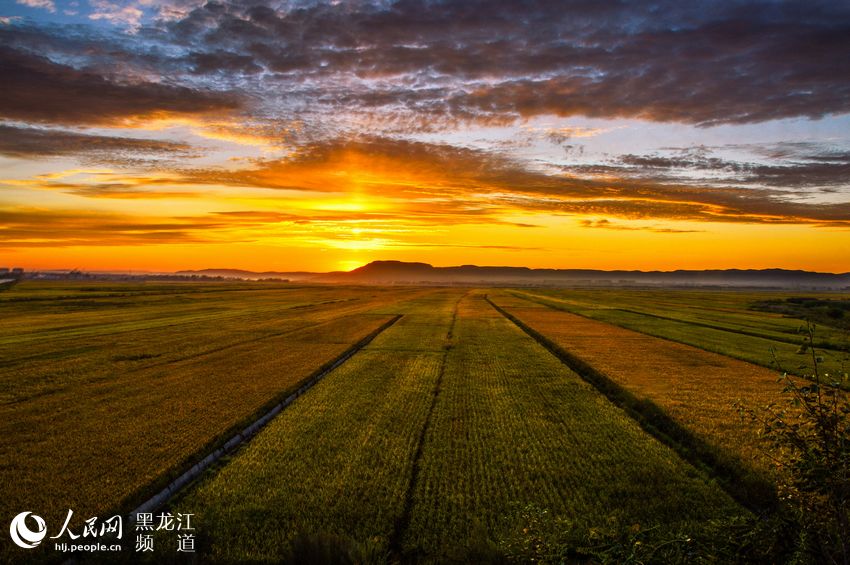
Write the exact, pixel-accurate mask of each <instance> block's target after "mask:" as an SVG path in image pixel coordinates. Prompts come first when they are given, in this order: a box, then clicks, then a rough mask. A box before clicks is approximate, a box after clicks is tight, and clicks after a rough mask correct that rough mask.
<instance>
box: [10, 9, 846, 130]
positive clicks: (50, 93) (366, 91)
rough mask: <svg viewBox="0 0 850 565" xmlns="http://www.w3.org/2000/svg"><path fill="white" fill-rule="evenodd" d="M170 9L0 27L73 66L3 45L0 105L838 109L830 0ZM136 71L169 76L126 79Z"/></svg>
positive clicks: (842, 52)
mask: <svg viewBox="0 0 850 565" xmlns="http://www.w3.org/2000/svg"><path fill="white" fill-rule="evenodd" d="M169 5H170V4H169ZM276 6H277V5H276ZM174 8H175V10H174V11H171V12H169V18H168V19H167V20H161V21H160V22H158V23H157V24H156V25H152V26H148V27H143V28H142V29H140V30H139V32H138V33H137V34H136V35H135V36H133V37H128V36H123V38H122V41H118V40H117V39H116V38H114V37H103V36H97V37H95V36H93V35H86V34H85V33H81V32H80V31H79V30H78V29H75V28H72V27H69V28H67V29H64V28H50V29H47V28H45V29H35V28H32V27H26V26H6V27H8V28H9V29H8V30H0V31H2V33H0V44H6V45H7V46H12V45H15V46H17V47H18V48H19V49H26V51H27V52H28V53H34V52H42V53H48V54H54V55H55V56H53V55H51V56H52V57H53V61H66V60H68V59H73V60H74V61H76V63H75V66H74V67H68V66H65V65H64V64H59V63H55V62H51V61H48V60H47V59H44V58H41V57H35V56H32V55H26V54H23V53H20V52H17V51H11V52H10V51H9V49H10V48H9V47H7V48H6V51H4V52H2V58H3V65H4V67H3V70H4V71H5V72H4V75H6V76H8V75H9V72H10V71H14V73H15V74H19V75H21V79H20V80H19V81H16V82H14V83H12V84H11V85H7V87H6V88H5V89H4V91H5V92H7V93H8V92H9V91H13V92H14V91H18V92H20V94H22V95H23V96H15V97H13V98H14V100H11V101H10V100H8V98H10V95H8V94H7V95H6V96H5V98H6V100H4V102H5V104H4V105H10V108H9V109H7V110H6V111H7V112H11V113H13V114H14V116H16V117H18V118H20V119H31V120H44V121H62V122H64V123H70V122H73V123H81V122H83V121H88V120H92V119H97V117H96V116H94V115H92V112H89V113H88V114H86V115H81V114H84V113H85V110H79V109H77V108H84V109H90V108H91V107H92V106H93V105H97V104H98V103H99V104H100V105H101V106H102V107H103V111H102V113H103V114H104V116H105V117H103V118H100V119H101V120H108V119H110V118H112V117H115V116H123V115H126V114H127V113H130V114H134V113H142V112H148V111H155V110H167V111H176V112H190V113H191V112H202V111H209V110H226V109H232V108H233V107H234V106H235V105H236V102H235V101H234V100H233V99H232V97H230V96H229V95H224V94H221V93H220V92H216V91H215V89H218V88H220V87H222V86H226V87H227V88H228V89H235V90H241V91H242V93H244V94H245V95H246V96H247V98H248V99H250V100H251V101H252V102H251V105H252V108H253V110H254V111H255V112H258V113H261V114H262V115H263V116H266V117H273V116H278V117H280V116H281V115H282V114H286V115H287V116H289V115H290V114H292V113H293V112H296V111H303V110H304V109H305V108H307V109H309V110H310V111H314V112H316V113H318V114H320V115H325V116H327V115H329V114H328V112H333V111H339V110H340V109H344V110H345V111H346V112H352V111H356V110H363V111H366V110H371V111H375V112H378V113H379V114H380V115H381V116H383V117H385V118H386V119H388V120H389V121H390V122H403V123H407V124H408V126H409V127H411V128H414V129H415V128H416V127H419V128H423V127H424V125H425V124H431V127H434V124H439V123H442V122H441V121H445V123H447V124H452V123H458V121H460V122H463V121H468V120H480V121H486V122H488V123H491V122H492V121H494V120H501V121H503V122H504V121H505V120H510V119H518V118H522V117H529V116H534V115H539V114H555V115H559V116H572V115H585V116H592V117H606V118H617V117H633V118H642V119H648V120H658V121H674V122H686V123H693V124H700V125H712V124H719V123H749V122H760V121H766V120H772V119H777V118H788V117H799V116H804V117H809V118H818V117H821V116H825V115H829V114H838V113H846V112H850V5H848V4H846V3H842V2H827V1H817V0H812V1H803V0H789V1H785V2H770V1H767V0H748V1H745V0H725V1H720V2H676V1H674V0H663V1H661V2H655V1H653V2H650V1H648V0H646V1H644V0H638V1H635V2H628V3H625V2H589V1H587V0H562V1H555V0H548V1H547V0H538V1H528V2H525V1H522V2H520V1H508V0H397V1H377V0H376V1H373V2H369V1H363V2H342V3H338V2H322V1H317V2H303V3H302V2H292V3H286V4H285V7H284V8H273V7H270V5H269V3H268V2H264V1H262V0H225V1H222V2H207V3H205V4H203V5H197V3H194V2H179V3H176V4H174ZM178 8H179V9H178ZM83 67H85V68H87V69H90V71H84V70H80V69H82V68H83ZM145 76H147V77H150V76H168V77H169V78H170V82H169V84H163V83H156V82H153V83H151V82H144V81H141V82H139V81H138V80H139V77H145ZM128 81H129V82H128ZM10 87H11V88H10ZM88 87H92V88H88ZM62 89H64V90H65V91H67V93H68V96H69V97H70V98H71V99H72V100H73V99H79V101H80V102H82V104H74V105H73V107H72V108H70V109H68V112H67V115H66V114H63V113H62V112H61V111H60V110H59V108H58V107H57V98H58V96H59V91H60V90H62ZM211 89H213V90H211ZM34 94H37V95H39V96H38V97H36V98H35V99H33V103H28V102H27V101H28V100H29V99H30V96H31V95H34ZM35 106H37V107H40V108H44V109H43V110H40V111H39V110H37V109H36V108H34V107H35ZM127 106H129V107H127ZM417 118H419V119H417Z"/></svg>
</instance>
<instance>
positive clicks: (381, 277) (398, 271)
mask: <svg viewBox="0 0 850 565" xmlns="http://www.w3.org/2000/svg"><path fill="white" fill-rule="evenodd" d="M177 274H180V275H192V274H197V275H206V276H223V277H230V278H243V279H263V278H282V279H283V278H285V279H289V280H297V281H305V282H306V281H309V282H322V283H348V284H467V285H474V284H487V285H489V284H531V285H552V286H556V285H563V284H581V285H609V286H630V285H653V286H729V287H761V288H789V289H794V288H801V289H832V290H843V289H850V273H840V274H835V273H817V272H811V271H802V270H787V269H711V270H675V271H626V270H615V271H602V270H597V269H531V268H529V267H480V266H477V265H460V266H456V267H434V266H433V265H430V264H428V263H416V262H404V261H373V262H371V263H369V264H368V265H364V266H362V267H359V268H357V269H354V270H353V271H349V272H342V271H339V272H332V273H308V272H303V271H296V272H277V271H267V272H262V273H258V272H253V271H243V270H239V269H203V270H200V271H180V272H179V273H177Z"/></svg>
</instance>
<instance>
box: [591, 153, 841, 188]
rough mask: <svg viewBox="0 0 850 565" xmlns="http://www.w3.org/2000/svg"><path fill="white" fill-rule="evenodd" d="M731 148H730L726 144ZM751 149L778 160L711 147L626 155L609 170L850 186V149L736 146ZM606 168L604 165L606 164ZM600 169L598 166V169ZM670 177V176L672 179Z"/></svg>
mask: <svg viewBox="0 0 850 565" xmlns="http://www.w3.org/2000/svg"><path fill="white" fill-rule="evenodd" d="M726 148H727V149H728V147H726ZM734 148H735V149H739V150H740V149H745V150H751V151H754V152H756V153H762V154H764V155H767V156H768V157H770V158H771V159H774V160H777V162H775V163H769V164H765V163H757V162H742V161H730V160H727V159H723V158H719V157H711V156H710V154H709V150H708V149H707V148H702V149H701V151H699V152H685V153H680V154H678V155H676V154H674V155H658V154H655V155H624V156H622V157H619V158H618V159H617V160H616V161H615V163H616V165H617V166H615V167H608V168H607V169H606V170H607V171H609V172H611V171H617V172H619V174H621V175H629V176H632V175H634V176H640V177H651V178H655V179H657V180H665V179H664V173H675V172H677V171H678V172H681V171H693V172H699V173H703V175H702V178H703V180H701V181H698V182H703V183H704V182H706V181H705V180H704V179H705V178H709V177H710V176H716V174H717V173H722V174H724V175H726V177H725V179H724V180H726V181H727V182H732V183H735V184H752V185H761V186H769V187H775V188H784V189H808V188H817V189H822V190H826V191H832V190H839V189H846V188H850V152H848V151H846V150H840V149H839V150H836V149H834V148H826V147H823V146H820V145H817V146H816V145H814V144H808V143H800V144H775V145H772V146H767V147H758V148H753V147H751V146H741V145H738V146H734ZM603 167H604V166H603ZM599 170H600V169H599V168H597V171H599ZM668 180H669V179H668Z"/></svg>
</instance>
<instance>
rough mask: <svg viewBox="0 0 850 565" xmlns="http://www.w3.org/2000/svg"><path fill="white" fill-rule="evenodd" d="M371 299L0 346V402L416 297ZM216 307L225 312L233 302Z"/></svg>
mask: <svg viewBox="0 0 850 565" xmlns="http://www.w3.org/2000/svg"><path fill="white" fill-rule="evenodd" d="M371 295H372V293H369V295H368V299H363V300H357V301H351V300H347V301H345V302H340V303H334V304H329V305H324V306H322V307H319V308H309V309H303V310H293V309H277V310H269V311H266V310H263V311H262V312H257V308H256V307H255V306H254V305H253V304H246V305H245V308H244V312H245V313H244V314H243V317H242V318H240V319H239V320H237V321H233V320H231V321H230V322H229V323H227V324H225V325H222V324H221V323H219V322H217V321H215V320H213V321H210V322H207V323H196V324H193V325H191V326H189V327H187V328H186V330H185V331H179V330H178V329H175V328H174V327H166V328H156V329H149V330H145V329H140V330H137V331H135V332H132V333H123V334H115V335H111V334H104V335H103V336H99V337H97V338H95V337H91V338H88V339H85V340H79V339H77V340H66V341H63V340H60V339H55V335H54V339H45V340H39V341H37V342H34V343H31V344H30V345H29V346H28V347H27V348H26V350H22V349H21V348H19V347H10V346H6V347H3V346H0V361H2V363H0V399H2V402H3V403H6V402H21V401H25V400H27V399H28V398H31V397H33V396H39V395H43V394H49V393H52V392H54V391H56V390H59V389H63V388H67V387H69V386H79V385H80V384H85V383H91V382H94V381H98V380H104V379H106V380H109V379H111V378H112V375H114V374H115V373H120V374H122V375H128V374H130V373H134V372H138V371H147V370H151V369H154V368H156V367H164V366H168V365H170V364H173V363H178V362H181V361H185V360H190V359H193V358H198V357H200V356H203V355H208V354H211V353H214V352H216V351H222V350H225V349H227V348H232V347H237V346H241V345H247V344H250V343H252V342H257V341H261V340H263V339H269V338H274V337H282V336H285V335H297V332H299V331H310V332H314V331H315V330H311V329H310V328H314V327H316V326H318V325H320V324H326V323H328V322H330V321H332V320H334V319H338V318H341V317H343V316H345V315H359V314H360V313H366V312H370V311H371V310H373V309H375V308H379V307H381V306H382V305H383V304H384V302H385V301H386V302H389V303H390V304H392V303H393V302H394V301H395V300H397V299H401V298H403V297H405V296H415V294H413V295H411V294H405V293H394V292H389V293H387V295H386V296H384V297H383V299H384V300H380V299H378V298H376V297H373V296H371ZM219 307H220V308H227V309H228V310H229V309H231V308H232V304H229V303H224V304H221V305H219ZM57 333H61V332H57ZM311 335H312V334H311Z"/></svg>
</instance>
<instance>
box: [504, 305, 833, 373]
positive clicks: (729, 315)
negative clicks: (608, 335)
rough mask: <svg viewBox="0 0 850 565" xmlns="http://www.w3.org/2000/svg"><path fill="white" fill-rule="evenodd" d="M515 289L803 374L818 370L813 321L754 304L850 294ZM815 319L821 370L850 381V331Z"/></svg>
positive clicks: (595, 316)
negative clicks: (807, 347)
mask: <svg viewBox="0 0 850 565" xmlns="http://www.w3.org/2000/svg"><path fill="white" fill-rule="evenodd" d="M515 294H516V295H517V296H521V297H524V298H527V299H530V300H533V301H537V302H539V303H541V304H545V305H547V306H549V307H551V308H556V309H563V310H566V311H567V312H572V313H574V314H579V315H582V316H587V317H588V318H592V319H594V320H600V321H602V322H607V323H609V324H614V325H618V326H622V327H624V328H629V329H632V330H635V331H638V332H642V333H646V334H649V335H653V336H657V337H663V338H665V339H670V340H673V341H678V342H681V343H686V344H688V345H693V346H694V347H699V348H701V349H706V350H708V351H714V352H716V353H720V354H722V355H728V356H729V357H734V358H736V359H742V360H744V361H749V362H750V363H755V364H757V365H762V366H765V367H769V368H771V369H774V370H782V371H787V372H788V373H792V374H796V375H803V374H811V371H812V359H811V356H810V355H809V354H807V353H806V352H803V351H801V349H800V346H801V344H802V343H803V340H804V337H805V335H804V333H802V332H801V329H802V328H803V327H805V323H806V321H805V320H804V319H802V318H796V317H787V316H784V315H782V314H780V313H771V312H765V311H761V310H757V309H755V308H754V306H757V305H758V303H759V302H760V301H764V300H784V299H788V298H793V297H799V296H812V297H818V298H822V299H825V300H832V301H838V300H841V299H843V300H846V299H847V298H848V296H847V294H836V293H832V294H811V293H789V292H761V293H756V292H752V291H747V292H739V291H722V292H719V291H689V290H688V291H686V290H676V291H670V290H622V289H605V290H576V289H571V290H551V289H533V290H517V291H515ZM848 317H850V316H848ZM842 320H843V318H842ZM813 323H814V324H815V326H816V328H815V341H814V344H815V346H816V347H817V349H818V354H819V355H820V356H821V357H822V358H823V361H822V364H821V369H822V370H823V371H825V372H826V373H827V374H829V375H830V376H831V378H832V380H834V381H836V382H839V383H841V384H842V386H845V387H848V386H850V376H848V373H850V332H848V331H847V330H845V329H843V328H841V327H840V326H838V323H839V322H838V321H836V325H833V326H830V325H825V324H823V323H821V319H820V317H819V318H818V319H815V320H813Z"/></svg>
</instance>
